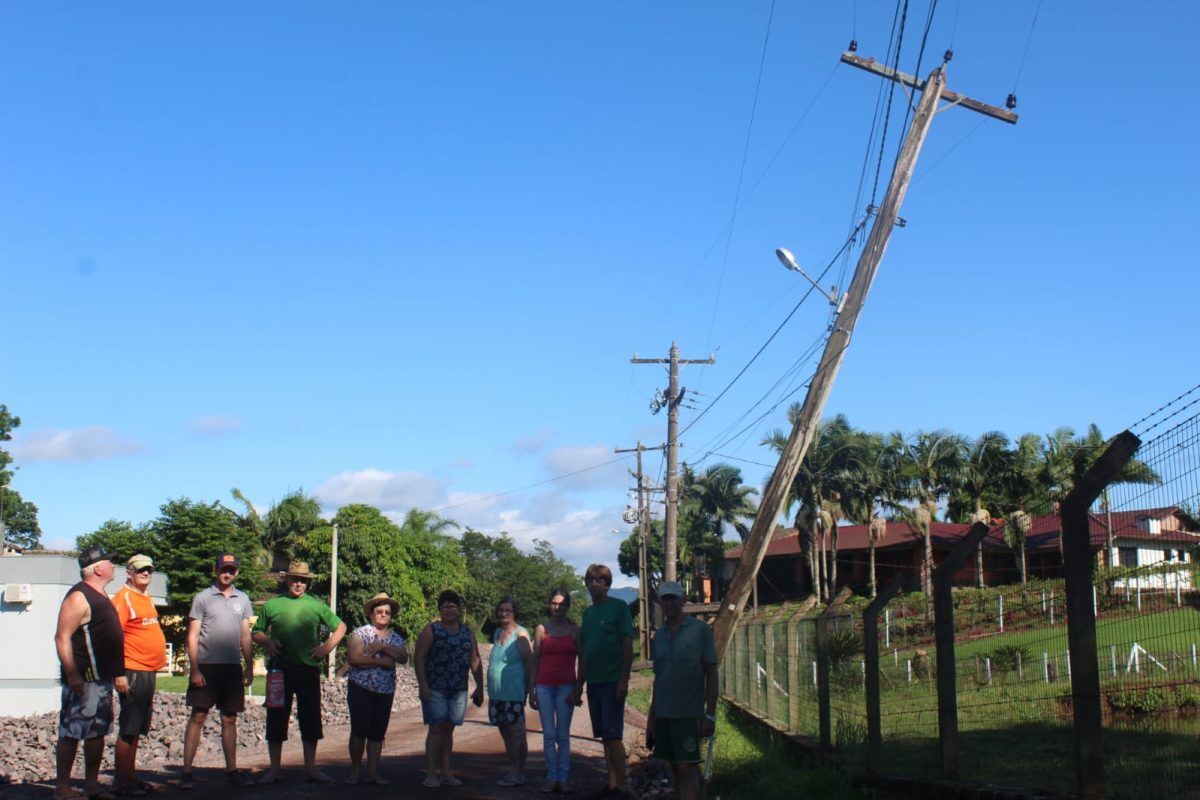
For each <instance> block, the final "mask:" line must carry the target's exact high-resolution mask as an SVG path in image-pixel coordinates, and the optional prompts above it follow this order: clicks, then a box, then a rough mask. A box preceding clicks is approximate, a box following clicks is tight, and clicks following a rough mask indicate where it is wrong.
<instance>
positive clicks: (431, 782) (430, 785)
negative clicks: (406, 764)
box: [421, 775, 442, 789]
mask: <svg viewBox="0 0 1200 800" xmlns="http://www.w3.org/2000/svg"><path fill="white" fill-rule="evenodd" d="M421 785H422V786H424V787H425V788H426V789H436V788H437V787H439V786H441V785H442V782H441V781H440V780H438V779H437V778H435V777H433V776H432V775H430V776H429V777H428V778H426V779H425V780H423V781H421Z"/></svg>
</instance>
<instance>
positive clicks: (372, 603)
mask: <svg viewBox="0 0 1200 800" xmlns="http://www.w3.org/2000/svg"><path fill="white" fill-rule="evenodd" d="M385 603H386V604H387V605H389V606H391V607H392V616H393V617H394V616H396V615H397V614H399V613H400V604H399V603H397V602H396V601H395V600H393V599H392V598H390V597H388V595H387V592H380V593H379V594H377V595H375V596H374V597H372V598H371V599H370V600H368V601H367V602H365V603H363V614H365V615H366V616H367V617H368V618H370V616H371V612H373V611H374V610H375V607H376V606H381V605H384V604H385Z"/></svg>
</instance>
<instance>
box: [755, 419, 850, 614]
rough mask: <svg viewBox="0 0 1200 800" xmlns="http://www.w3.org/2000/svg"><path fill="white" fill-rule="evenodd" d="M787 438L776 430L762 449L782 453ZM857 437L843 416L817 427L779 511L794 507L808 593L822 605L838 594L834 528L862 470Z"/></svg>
mask: <svg viewBox="0 0 1200 800" xmlns="http://www.w3.org/2000/svg"><path fill="white" fill-rule="evenodd" d="M800 410H801V405H800V404H799V403H793V404H792V405H791V406H790V407H789V408H788V411H787V417H788V422H789V423H791V425H792V427H795V425H796V421H797V420H798V419H799V417H800ZM788 436H789V432H788V431H784V430H782V429H779V428H777V429H775V430H774V431H772V432H771V433H769V434H768V435H767V436H766V437H765V438H764V439H763V440H762V442H761V444H763V445H765V446H767V447H770V448H771V449H772V450H774V451H775V452H777V453H782V452H783V450H784V448H785V446H786V445H787V440H788ZM860 437H861V434H860V433H859V432H857V431H855V430H854V428H852V427H851V425H850V421H849V420H848V419H846V417H845V416H844V415H842V414H838V415H837V416H835V417H834V418H833V419H828V420H824V421H822V422H821V423H820V425H818V426H817V431H816V435H815V436H814V437H813V441H812V443H811V444H810V445H809V448H808V452H806V453H805V454H804V460H803V461H802V462H800V469H799V470H797V472H796V477H795V478H794V479H793V480H792V485H791V486H790V487H788V496H787V499H786V501H785V504H784V507H785V508H786V509H788V510H789V511H790V510H791V508H792V507H793V506H796V505H798V506H799V510H798V511H797V513H796V522H795V525H796V530H797V531H799V532H800V549H801V551H802V552H803V554H804V557H805V560H806V561H807V562H808V567H809V577H810V578H811V580H812V586H813V592H814V593H816V594H817V596H818V597H820V598H821V599H829V598H831V597H833V595H834V593H835V592H836V591H837V537H838V529H837V522H838V519H839V518H840V517H841V516H843V511H842V508H841V500H842V497H843V496H845V495H848V494H851V493H852V492H853V491H854V490H855V488H856V480H857V476H859V475H861V474H862V471H863V469H864V464H863V453H862V441H861V438H860ZM830 537H831V539H832V540H831V541H830ZM826 553H828V554H829V556H830V557H829V562H828V564H825V563H824V561H825V554H826Z"/></svg>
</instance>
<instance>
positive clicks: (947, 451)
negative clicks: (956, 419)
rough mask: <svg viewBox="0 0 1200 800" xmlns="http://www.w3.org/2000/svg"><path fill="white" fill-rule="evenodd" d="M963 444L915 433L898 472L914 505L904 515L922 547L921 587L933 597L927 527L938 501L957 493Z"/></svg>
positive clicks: (953, 437) (944, 435)
mask: <svg viewBox="0 0 1200 800" xmlns="http://www.w3.org/2000/svg"><path fill="white" fill-rule="evenodd" d="M966 451H967V440H966V439H965V438H963V437H962V436H960V435H958V434H957V433H951V432H950V431H947V430H936V431H917V432H916V433H915V434H913V435H912V437H911V438H910V439H909V441H908V445H907V448H906V452H905V458H904V465H903V467H902V471H903V472H904V473H905V475H906V478H907V483H908V485H909V487H910V491H911V493H912V499H914V500H916V501H917V506H916V508H914V509H912V510H911V511H909V512H907V513H906V514H904V516H905V518H906V520H907V521H908V522H909V523H910V525H911V526H914V527H915V528H916V530H917V532H918V533H919V534H920V535H921V538H922V540H923V541H924V543H925V550H924V557H923V559H922V563H921V584H922V588H923V589H924V591H925V594H926V596H930V597H932V596H933V539H932V537H931V526H932V524H933V521H934V520H935V519H936V518H937V509H938V506H937V504H938V501H939V500H942V499H944V498H946V497H948V496H950V495H952V494H954V492H956V491H958V487H959V486H960V484H961V482H962V477H963V469H964V464H965V461H966Z"/></svg>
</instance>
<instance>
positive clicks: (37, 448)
mask: <svg viewBox="0 0 1200 800" xmlns="http://www.w3.org/2000/svg"><path fill="white" fill-rule="evenodd" d="M13 438H14V441H13V452H14V455H16V456H17V457H18V458H20V459H22V460H25V461H99V460H101V459H105V458H115V457H116V456H123V455H129V454H130V453H137V452H139V451H141V450H145V449H146V445H145V444H143V443H142V442H136V441H133V440H131V439H122V438H121V437H120V436H119V435H118V434H117V432H116V431H114V430H113V429H112V428H106V427H104V426H103V425H90V426H88V427H86V428H77V429H75V430H55V429H52V428H46V429H43V430H38V431H33V432H31V433H29V434H26V435H19V436H14V437H13Z"/></svg>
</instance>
